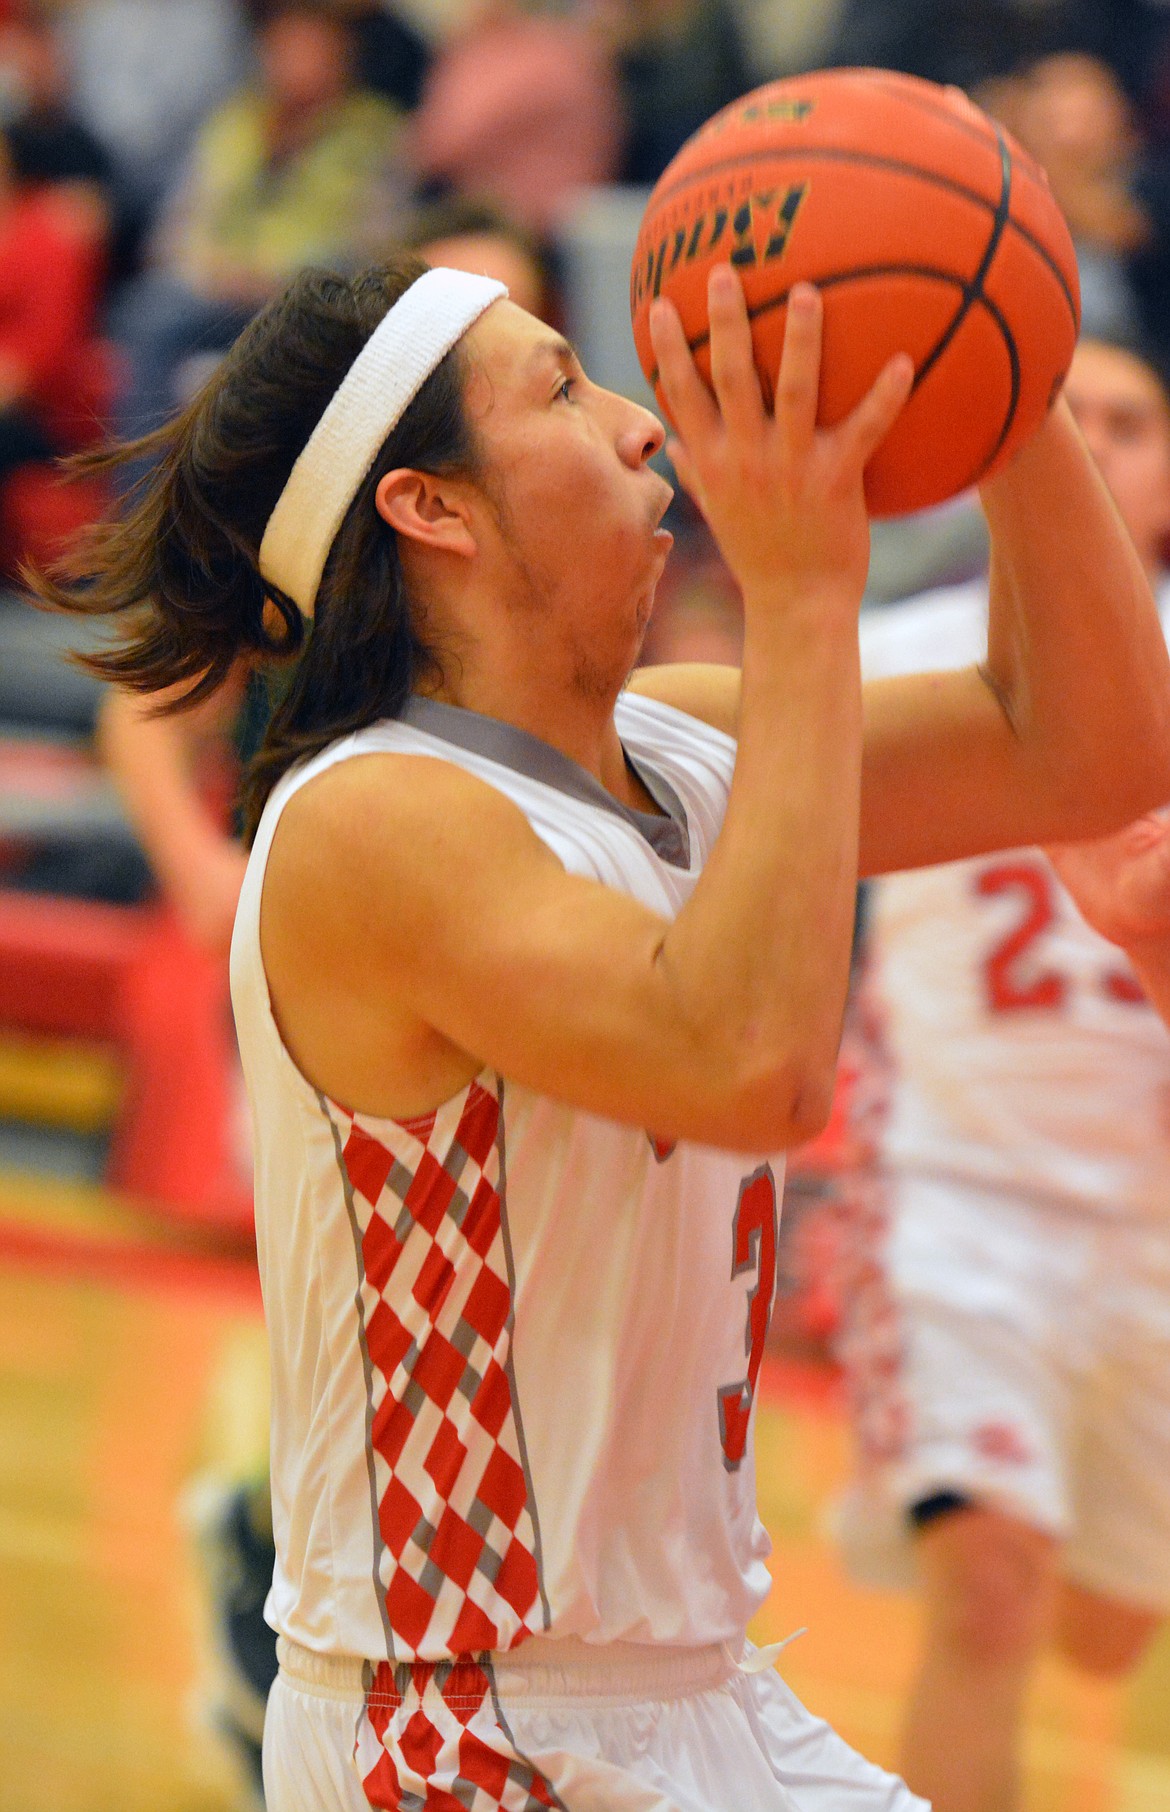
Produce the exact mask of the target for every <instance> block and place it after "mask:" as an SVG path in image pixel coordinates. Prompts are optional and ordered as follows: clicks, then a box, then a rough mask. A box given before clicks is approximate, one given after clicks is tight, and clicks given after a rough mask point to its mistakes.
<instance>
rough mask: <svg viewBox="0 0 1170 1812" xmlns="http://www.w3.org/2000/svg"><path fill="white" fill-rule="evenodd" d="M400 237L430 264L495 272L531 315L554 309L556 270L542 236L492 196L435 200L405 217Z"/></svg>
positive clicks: (487, 274)
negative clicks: (487, 199)
mask: <svg viewBox="0 0 1170 1812" xmlns="http://www.w3.org/2000/svg"><path fill="white" fill-rule="evenodd" d="M396 243H397V245H398V246H399V247H402V248H404V249H405V250H407V251H412V252H417V253H418V255H419V257H420V258H425V259H426V261H427V263H428V264H430V265H432V266H434V265H446V266H447V267H449V268H450V269H451V270H457V271H474V272H476V273H477V274H478V275H479V276H483V277H495V278H496V280H497V281H498V282H500V283H505V284H507V286H508V294H509V296H510V297H511V299H512V301H513V302H515V304H516V306H517V307H518V308H526V309H527V310H528V313H529V314H530V315H539V316H540V317H541V319H543V320H547V319H548V318H549V316H550V314H551V313H555V308H554V307H553V303H554V283H553V273H552V268H551V264H550V260H549V259H548V257H547V256H546V254H545V251H544V247H543V245H542V243H541V241H540V240H539V239H538V238H537V236H536V234H535V233H529V232H527V231H526V230H525V229H524V228H523V227H522V226H519V225H517V223H516V222H515V221H513V220H510V219H509V217H508V216H507V215H506V214H505V213H503V212H502V210H501V209H499V208H497V207H494V206H493V205H492V203H491V202H481V201H476V200H475V199H474V198H473V197H460V196H453V197H451V198H449V199H448V200H446V201H437V202H433V203H431V205H430V206H429V207H423V208H420V209H419V210H418V212H417V213H416V214H415V215H414V216H413V218H412V219H410V220H409V221H408V222H407V225H406V228H405V230H404V231H403V232H402V233H401V234H400V235H399V237H398V240H397V242H396Z"/></svg>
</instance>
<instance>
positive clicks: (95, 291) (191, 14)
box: [0, 0, 1170, 589]
mask: <svg viewBox="0 0 1170 1812" xmlns="http://www.w3.org/2000/svg"><path fill="white" fill-rule="evenodd" d="M834 63H836V64H848V63H856V64H862V63H868V64H880V65H886V66H889V67H895V68H900V69H905V70H910V71H912V72H914V73H917V74H920V75H924V76H928V77H931V78H933V79H936V80H939V81H944V82H954V83H957V84H960V85H961V86H963V87H964V88H966V89H967V90H968V91H969V92H971V93H972V94H973V95H974V96H975V97H976V98H977V99H978V100H980V101H981V102H982V103H983V104H984V105H985V106H986V107H988V108H989V110H990V111H992V112H993V113H995V114H996V115H997V116H999V117H1000V118H1002V119H1003V120H1004V121H1005V122H1006V123H1007V124H1008V125H1009V126H1010V127H1011V128H1012V130H1013V131H1014V132H1015V133H1016V134H1017V135H1018V136H1019V137H1020V138H1021V139H1022V140H1023V141H1024V143H1025V144H1026V145H1027V146H1028V147H1029V148H1030V149H1031V150H1032V151H1033V152H1034V153H1035V154H1036V156H1037V157H1038V158H1039V159H1040V161H1041V162H1042V163H1043V164H1044V165H1045V167H1046V168H1047V170H1048V172H1049V176H1050V179H1051V181H1052V185H1053V188H1054V190H1055V192H1056V194H1057V196H1058V198H1059V200H1060V202H1061V204H1062V206H1063V207H1064V210H1065V212H1066V214H1067V217H1068V219H1069V222H1070V224H1071V226H1072V229H1073V233H1074V236H1075V239H1076V243H1077V247H1078V252H1079V254H1080V258H1081V267H1082V279H1083V285H1084V301H1085V317H1086V325H1087V326H1088V327H1090V328H1091V329H1097V328H1107V329H1117V328H1119V327H1120V328H1127V329H1131V330H1133V329H1138V330H1140V331H1141V333H1142V334H1143V336H1144V337H1145V338H1146V339H1147V340H1151V341H1153V342H1154V343H1155V344H1159V345H1162V346H1165V345H1167V344H1170V268H1168V260H1170V252H1168V249H1167V248H1168V246H1170V6H1167V5H1165V4H1163V3H1161V0H557V3H556V4H552V0H547V3H543V4H542V3H541V0H382V3H381V4H378V3H377V0H364V3H359V0H0V558H2V560H3V564H4V567H5V569H6V570H7V571H8V572H9V573H11V572H12V571H14V570H15V566H16V564H17V562H18V560H19V559H20V557H22V556H23V555H26V554H29V553H31V554H32V555H33V556H34V557H40V556H43V554H44V553H45V551H46V545H47V544H51V542H52V540H53V538H54V537H59V536H60V535H61V534H62V533H65V532H67V531H68V530H69V529H70V528H72V527H73V526H74V523H75V521H77V520H84V519H85V518H86V516H87V515H89V514H92V512H93V510H94V509H95V508H97V507H99V506H100V504H101V502H102V498H101V495H100V492H99V491H98V489H97V487H95V485H94V484H93V483H92V482H90V483H89V484H88V485H87V484H85V483H83V484H81V485H79V486H74V487H73V488H72V489H71V490H70V491H69V492H68V493H65V492H63V491H62V490H61V489H60V487H59V486H57V485H56V484H54V483H53V482H51V479H50V478H49V477H48V476H47V473H49V471H50V470H51V468H50V464H49V462H51V461H52V459H53V458H54V457H55V456H57V455H60V454H61V453H68V452H71V451H74V450H76V449H78V448H81V447H84V446H85V445H87V444H89V443H91V442H92V441H93V440H94V439H95V438H97V437H99V436H101V435H102V434H105V433H107V432H109V431H110V429H111V428H112V429H114V430H116V431H118V432H119V433H123V434H138V433H141V432H143V431H145V430H148V429H149V428H150V427H151V426H152V425H154V424H155V423H156V422H157V421H158V420H159V419H160V417H161V416H162V415H163V414H164V413H165V412H166V411H167V410H168V409H170V408H173V407H174V406H175V405H176V404H177V403H179V402H181V401H182V400H183V398H184V396H185V395H186V394H188V393H189V390H190V388H191V387H192V385H193V384H195V383H196V382H197V381H198V379H199V377H200V376H201V375H202V374H203V373H204V372H205V371H206V369H207V361H208V359H209V358H214V356H215V355H216V354H217V353H218V352H220V351H222V349H223V348H224V346H226V345H227V344H228V343H229V342H230V340H231V339H232V337H233V336H234V335H235V334H236V333H237V332H238V331H239V329H240V327H241V326H242V325H243V323H244V322H245V321H246V320H247V319H248V317H249V315H250V314H251V313H252V312H253V311H254V310H255V309H256V308H257V307H258V306H259V305H260V304H261V303H263V302H264V301H265V299H266V298H267V297H268V296H270V295H271V294H272V293H273V292H274V291H275V290H276V289H278V288H279V287H280V285H281V284H282V283H283V282H284V281H285V280H286V278H287V277H288V276H289V275H290V274H291V273H292V272H293V271H294V270H295V269H296V268H297V267H298V266H300V265H302V264H304V263H306V262H310V261H329V262H334V263H339V264H342V265H355V264H359V263H361V262H362V261H366V260H370V259H374V258H376V257H377V256H378V254H379V251H380V250H381V249H382V248H385V247H387V246H389V245H390V244H392V243H393V242H395V241H396V240H399V239H401V238H403V237H406V238H411V237H413V238H414V240H415V242H416V243H417V242H419V228H418V221H417V215H418V211H419V209H420V208H422V207H425V206H428V205H430V204H432V203H433V202H434V201H435V200H436V199H439V198H444V199H446V200H447V201H448V202H450V200H451V199H452V198H454V199H455V200H457V201H458V202H459V203H460V204H461V205H466V204H469V203H470V204H474V207H475V208H476V209H477V210H479V222H480V226H479V229H477V230H482V231H487V230H488V227H487V226H485V225H484V221H485V220H488V217H487V216H486V215H484V212H483V210H484V209H485V208H490V209H491V210H494V211H495V213H496V214H497V215H498V222H496V223H494V224H498V225H499V227H500V229H501V231H502V232H503V235H504V237H506V236H507V234H508V232H510V231H511V232H515V233H518V234H520V235H529V236H530V238H531V240H532V243H533V248H534V249H536V250H539V253H540V256H541V259H542V261H543V268H544V273H545V281H546V283H547V291H546V306H547V307H548V308H549V309H551V311H552V312H553V313H556V312H558V299H557V276H558V250H559V240H560V237H561V234H562V229H563V227H564V224H565V221H566V219H567V217H568V216H569V215H570V214H571V212H572V209H573V207H574V205H575V200H576V198H577V197H578V196H579V195H580V194H581V193H582V192H583V191H596V190H598V189H599V188H602V187H606V186H609V185H635V186H637V185H641V186H645V185H648V184H650V183H652V182H653V181H654V180H655V179H656V177H657V176H658V175H659V173H660V172H661V170H662V169H663V167H664V166H665V164H666V163H667V162H668V161H669V159H670V157H671V156H672V155H673V154H674V152H675V151H676V150H677V149H678V147H679V146H680V145H681V143H682V142H683V140H684V139H685V138H686V137H687V136H688V134H689V133H690V132H692V131H693V130H694V129H695V127H696V126H698V125H699V124H700V123H701V122H702V121H703V120H704V119H705V118H706V117H707V116H708V115H710V114H711V113H712V112H713V111H715V110H716V109H717V108H718V107H720V106H722V105H723V104H725V103H726V102H727V101H729V100H731V99H733V98H734V97H735V96H736V95H737V94H738V93H741V92H743V91H744V90H745V89H747V88H749V87H751V86H752V85H753V84H755V83H757V82H759V81H763V80H767V79H769V78H770V77H773V76H778V75H785V74H790V73H793V72H795V71H797V70H800V69H804V68H809V67H813V66H818V65H822V64H834ZM492 224H493V223H492V222H491V221H488V225H489V226H491V225H492ZM458 228H459V222H458V220H456V221H455V222H454V225H453V230H454V229H458ZM882 583H883V581H882V578H881V575H880V573H879V575H878V585H879V589H880V587H881V585H882Z"/></svg>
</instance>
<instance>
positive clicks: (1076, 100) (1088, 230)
mask: <svg viewBox="0 0 1170 1812" xmlns="http://www.w3.org/2000/svg"><path fill="white" fill-rule="evenodd" d="M984 98H985V99H987V100H988V101H989V102H991V104H993V105H994V107H995V111H996V112H997V113H998V114H999V116H1000V117H1001V118H1002V119H1003V121H1004V123H1005V124H1006V125H1007V126H1008V127H1009V128H1010V129H1011V130H1012V131H1013V132H1014V133H1015V135H1016V137H1017V138H1018V139H1019V140H1020V142H1021V143H1022V144H1023V145H1025V146H1026V147H1027V148H1028V150H1029V151H1031V153H1032V155H1033V156H1034V157H1035V158H1037V159H1038V161H1039V162H1040V163H1041V164H1042V165H1043V167H1044V169H1045V171H1046V172H1047V175H1048V180H1049V183H1050V184H1051V186H1052V193H1053V195H1054V196H1055V197H1056V200H1057V201H1058V202H1059V203H1060V207H1061V210H1062V211H1063V213H1064V217H1065V219H1066V220H1067V221H1068V225H1069V230H1070V232H1071V233H1072V236H1073V240H1074V243H1075V245H1076V250H1077V264H1078V267H1079V270H1080V277H1081V308H1082V325H1083V329H1084V331H1085V333H1088V334H1099V333H1104V334H1109V335H1116V334H1132V333H1134V332H1135V331H1136V328H1137V312H1138V303H1137V298H1136V296H1135V294H1134V291H1133V286H1132V283H1131V281H1130V276H1129V261H1130V258H1131V256H1132V254H1133V253H1134V252H1136V251H1137V250H1138V249H1139V247H1141V246H1143V245H1144V244H1145V243H1146V242H1147V241H1148V240H1149V238H1150V237H1151V234H1152V231H1153V226H1152V222H1151V220H1150V217H1149V216H1148V214H1147V213H1146V211H1145V210H1144V209H1143V208H1142V206H1141V205H1140V203H1139V202H1138V200H1137V199H1136V197H1135V195H1134V191H1133V181H1134V176H1135V173H1136V170H1137V164H1138V157H1139V154H1140V151H1141V137H1140V134H1139V132H1138V128H1137V122H1136V120H1135V118H1134V113H1133V108H1132V105H1131V103H1130V100H1129V98H1128V96H1127V95H1126V93H1125V90H1124V88H1123V87H1122V86H1121V82H1120V80H1119V79H1118V77H1117V76H1116V75H1115V74H1114V72H1113V70H1112V69H1110V68H1109V66H1108V64H1106V63H1103V62H1102V61H1101V60H1100V59H1099V58H1097V57H1090V56H1086V55H1084V54H1083V53H1079V52H1072V51H1065V52H1062V53H1060V54H1058V55H1055V56H1050V57H1044V58H1041V60H1040V61H1039V62H1038V63H1035V64H1033V65H1032V66H1031V67H1030V68H1029V69H1028V70H1026V71H1025V72H1024V73H1022V74H1020V75H1017V76H1013V77H1009V78H1007V79H1006V80H1005V81H1003V82H1001V83H999V84H998V85H997V87H996V90H995V92H994V95H988V96H985V97H984Z"/></svg>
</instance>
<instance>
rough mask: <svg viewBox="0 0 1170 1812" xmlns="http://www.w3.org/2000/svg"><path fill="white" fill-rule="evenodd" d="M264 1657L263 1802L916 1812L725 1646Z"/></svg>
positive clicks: (290, 1647)
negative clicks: (444, 1660) (432, 1660)
mask: <svg viewBox="0 0 1170 1812" xmlns="http://www.w3.org/2000/svg"><path fill="white" fill-rule="evenodd" d="M279 1653H280V1662H281V1668H280V1673H279V1675H278V1677H277V1680H276V1684H275V1685H274V1687H273V1689H272V1694H271V1697H270V1698H269V1701H268V1716H267V1719H266V1722H265V1726H264V1792H265V1799H266V1802H267V1808H268V1812H369V1809H370V1807H378V1808H387V1809H392V1812H540V1809H541V1808H544V1807H555V1808H559V1809H560V1812H928V1809H927V1807H926V1802H925V1801H924V1800H921V1799H917V1798H916V1797H915V1796H914V1795H913V1794H912V1793H911V1792H910V1791H909V1789H908V1788H907V1787H905V1786H904V1785H903V1783H902V1782H901V1781H899V1780H897V1779H896V1778H895V1777H894V1776H893V1775H890V1774H886V1773H883V1771H882V1770H881V1769H879V1768H875V1767H873V1766H872V1765H871V1764H870V1763H869V1762H866V1761H864V1760H863V1759H862V1758H861V1756H859V1755H858V1754H857V1753H856V1752H855V1751H854V1750H852V1749H850V1747H849V1745H848V1744H847V1743H845V1742H843V1741H842V1739H841V1738H840V1737H839V1736H837V1735H836V1733H835V1732H834V1731H833V1730H831V1729H830V1728H829V1726H828V1725H827V1724H824V1723H822V1722H821V1721H820V1720H819V1719H818V1718H814V1717H813V1716H812V1714H811V1713H810V1712H807V1711H806V1710H805V1709H804V1707H803V1706H802V1705H801V1704H800V1702H799V1700H798V1699H797V1698H796V1697H795V1696H794V1695H793V1694H792V1693H791V1692H790V1691H789V1690H788V1688H787V1687H786V1686H785V1685H784V1683H783V1681H782V1680H781V1679H780V1677H779V1675H778V1674H776V1673H775V1672H772V1671H767V1672H758V1673H751V1672H748V1671H745V1667H744V1663H743V1662H742V1661H740V1662H737V1661H736V1659H735V1658H734V1657H733V1656H732V1654H731V1651H730V1650H729V1649H728V1648H727V1647H726V1646H725V1645H721V1646H716V1647H712V1648H703V1649H665V1650H658V1649H651V1648H638V1647H634V1646H631V1645H620V1646H613V1647H607V1648H594V1647H591V1646H590V1645H588V1644H586V1643H583V1642H574V1641H568V1640H566V1641H556V1642H554V1641H551V1640H549V1639H547V1638H536V1639H534V1640H533V1641H531V1642H528V1643H525V1644H524V1645H523V1647H522V1649H520V1650H514V1651H513V1652H512V1653H511V1654H508V1655H497V1656H494V1657H485V1658H482V1659H480V1660H478V1661H475V1662H471V1661H468V1662H464V1663H460V1664H459V1665H457V1666H453V1667H452V1666H446V1665H443V1664H440V1665H437V1666H431V1665H419V1666H416V1667H413V1668H412V1667H411V1666H410V1665H409V1664H404V1665H402V1666H400V1667H399V1668H397V1669H394V1668H392V1667H389V1666H388V1665H386V1664H383V1665H382V1666H381V1667H380V1668H379V1669H378V1670H377V1672H376V1673H375V1672H373V1671H372V1669H371V1666H370V1664H369V1663H363V1662H361V1661H356V1660H350V1659H349V1658H348V1657H345V1656H320V1655H313V1654H310V1653H309V1652H308V1651H307V1650H306V1649H303V1648H299V1647H297V1646H296V1645H294V1644H292V1643H288V1642H286V1641H284V1640H283V1639H282V1640H281V1642H280V1643H279ZM753 1653H754V1651H751V1650H750V1649H745V1655H746V1656H747V1657H748V1658H749V1659H750V1657H751V1655H752V1654H753Z"/></svg>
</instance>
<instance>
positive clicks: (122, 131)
mask: <svg viewBox="0 0 1170 1812" xmlns="http://www.w3.org/2000/svg"><path fill="white" fill-rule="evenodd" d="M57 12H58V15H59V20H60V23H59V27H58V29H59V31H60V34H61V43H62V46H63V49H64V54H65V59H66V64H67V67H68V69H69V72H70V85H71V90H72V95H73V104H74V106H75V108H76V111H77V114H78V117H79V119H80V120H81V121H82V122H83V123H84V124H85V125H86V126H87V127H88V129H89V130H90V131H91V132H92V133H93V134H94V136H95V137H96V138H97V140H98V142H99V143H100V144H101V145H103V146H104V147H105V150H106V152H107V154H108V156H109V157H110V158H111V160H112V162H113V166H114V173H115V182H116V190H117V213H118V220H119V225H120V228H121V239H122V242H123V245H124V258H125V260H126V261H128V262H129V261H132V260H133V257H134V253H135V249H136V246H137V244H138V242H139V240H140V239H141V236H142V233H143V231H144V230H145V228H146V226H147V225H148V223H149V221H150V218H151V217H152V215H153V212H154V210H155V209H156V207H157V206H158V204H159V202H160V200H161V198H162V196H163V195H164V194H165V193H166V192H167V190H168V189H169V188H170V187H171V185H172V183H173V182H174V181H175V178H176V176H177V174H178V170H179V167H180V164H181V162H182V160H183V158H184V157H185V156H186V154H187V151H188V149H189V147H190V144H191V141H192V139H193V137H194V135H195V132H196V130H197V129H198V127H199V126H200V125H201V124H202V122H203V120H204V119H205V118H206V116H207V114H208V113H209V112H210V110H211V108H212V107H213V106H214V105H215V104H216V103H217V102H218V101H220V100H221V99H222V98H223V97H224V96H225V95H226V94H227V93H228V92H229V91H230V90H231V89H232V88H234V87H235V86H236V84H237V83H238V82H239V80H240V75H241V71H242V70H243V69H244V68H245V67H246V60H247V39H246V34H245V30H244V25H243V20H242V18H241V15H240V8H239V4H238V0H70V3H68V4H65V5H63V6H60V7H58V8H57Z"/></svg>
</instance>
